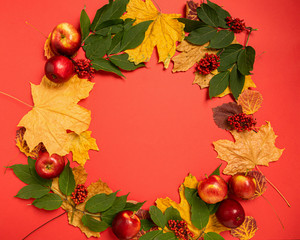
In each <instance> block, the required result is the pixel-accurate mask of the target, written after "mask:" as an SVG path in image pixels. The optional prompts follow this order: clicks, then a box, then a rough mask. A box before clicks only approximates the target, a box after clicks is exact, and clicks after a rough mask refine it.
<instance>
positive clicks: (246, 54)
mask: <svg viewBox="0 0 300 240" xmlns="http://www.w3.org/2000/svg"><path fill="white" fill-rule="evenodd" d="M254 61H255V50H254V48H253V47H250V46H247V47H246V48H245V49H243V50H242V51H241V52H240V54H239V56H238V60H237V66H238V70H239V71H240V73H241V74H243V75H249V74H250V71H252V70H253V64H254Z"/></svg>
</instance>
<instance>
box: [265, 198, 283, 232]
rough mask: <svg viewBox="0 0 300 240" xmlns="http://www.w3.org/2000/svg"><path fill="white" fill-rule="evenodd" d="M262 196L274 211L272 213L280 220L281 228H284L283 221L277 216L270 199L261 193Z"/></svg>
mask: <svg viewBox="0 0 300 240" xmlns="http://www.w3.org/2000/svg"><path fill="white" fill-rule="evenodd" d="M261 196H262V197H263V199H265V200H266V201H267V203H268V204H269V205H270V206H271V208H272V210H273V211H274V213H275V215H276V217H277V219H278V221H279V222H280V224H281V226H282V228H283V229H284V225H283V223H282V221H281V219H280V217H279V216H278V214H277V212H276V210H275V208H274V207H273V205H272V204H271V203H270V201H269V200H268V199H267V198H266V197H265V196H264V195H261Z"/></svg>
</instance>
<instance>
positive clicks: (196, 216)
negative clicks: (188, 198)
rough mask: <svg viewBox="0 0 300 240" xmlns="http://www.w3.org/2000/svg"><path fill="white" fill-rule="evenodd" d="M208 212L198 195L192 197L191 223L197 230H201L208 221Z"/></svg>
mask: <svg viewBox="0 0 300 240" xmlns="http://www.w3.org/2000/svg"><path fill="white" fill-rule="evenodd" d="M209 215H210V212H209V210H208V207H207V205H206V204H205V202H204V201H203V200H202V199H201V198H200V197H199V196H198V193H195V194H194V195H193V200H192V206H191V221H192V224H193V225H194V226H195V227H196V228H198V229H203V228H204V227H206V225H207V223H208V221H209Z"/></svg>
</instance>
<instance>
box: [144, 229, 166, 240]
mask: <svg viewBox="0 0 300 240" xmlns="http://www.w3.org/2000/svg"><path fill="white" fill-rule="evenodd" d="M161 234H163V231H160V230H155V231H151V232H147V233H146V234H145V235H143V236H141V237H140V238H139V240H154V239H155V238H156V237H157V236H159V235H161Z"/></svg>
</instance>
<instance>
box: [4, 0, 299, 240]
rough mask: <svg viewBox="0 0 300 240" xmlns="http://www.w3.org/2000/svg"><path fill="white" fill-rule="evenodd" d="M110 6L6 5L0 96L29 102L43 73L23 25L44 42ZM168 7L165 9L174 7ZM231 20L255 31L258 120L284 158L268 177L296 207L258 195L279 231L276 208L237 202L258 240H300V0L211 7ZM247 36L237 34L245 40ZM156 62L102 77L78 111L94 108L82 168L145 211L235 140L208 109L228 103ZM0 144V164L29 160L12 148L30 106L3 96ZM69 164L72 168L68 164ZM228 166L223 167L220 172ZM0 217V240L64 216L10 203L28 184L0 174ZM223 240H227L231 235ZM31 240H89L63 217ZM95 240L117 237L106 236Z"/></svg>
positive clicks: (161, 0) (177, 7) (162, 0)
mask: <svg viewBox="0 0 300 240" xmlns="http://www.w3.org/2000/svg"><path fill="white" fill-rule="evenodd" d="M105 3H106V1H104V0H101V1H96V0H89V1H82V0H63V1H61V0H52V1H38V0H28V1H21V0H15V1H2V3H1V8H0V25H1V38H0V52H1V58H0V70H1V87H0V91H3V92H5V93H8V94H10V95H13V96H15V97H17V98H19V99H22V100H23V101H25V102H27V103H29V104H32V99H31V93H30V84H29V82H32V83H35V84H39V82H40V80H41V78H42V76H43V67H44V64H45V58H44V57H43V45H44V41H45V38H44V36H43V35H42V34H40V33H39V32H38V31H36V30H34V29H33V28H32V27H30V26H28V25H27V24H25V21H28V22H30V23H31V24H32V25H34V26H35V27H36V28H37V29H39V30H40V31H41V32H42V33H43V34H44V35H48V33H49V32H51V30H52V29H53V27H54V26H55V25H57V24H58V23H61V22H69V23H72V24H74V25H77V26H78V24H79V16H80V11H81V9H82V8H83V7H84V5H86V11H87V13H88V14H89V16H90V17H91V18H92V17H93V16H94V14H95V12H96V10H97V9H98V8H99V7H101V6H102V5H103V4H105ZM157 3H158V4H159V6H160V8H161V9H162V12H164V13H182V14H183V13H184V7H185V1H184V0H177V1H172V2H170V1H168V0H158V1H157ZM170 3H171V4H170ZM216 3H218V4H220V5H223V6H224V7H225V8H226V9H227V10H228V11H229V12H230V13H231V14H232V16H233V17H240V18H243V19H245V22H246V24H247V26H252V27H254V28H258V29H259V31H258V32H255V33H253V35H252V36H251V39H250V42H249V44H250V45H251V46H253V47H254V48H255V49H256V52H257V58H256V62H255V66H254V71H253V73H254V75H253V80H254V81H255V83H256V85H257V90H259V91H260V92H261V93H262V95H263V97H264V101H263V105H262V108H261V109H260V110H259V111H258V113H256V114H255V117H256V119H257V121H258V125H261V124H263V123H264V122H265V121H270V122H271V125H272V127H273V128H274V131H275V133H276V134H277V135H278V136H279V137H278V138H277V141H276V146H277V147H279V148H285V151H284V153H283V155H282V157H281V158H280V160H279V161H278V162H276V163H271V164H270V167H261V170H262V171H263V172H264V174H265V175H266V176H267V177H268V178H269V179H270V180H271V181H272V182H273V183H274V184H275V185H276V186H277V187H278V188H279V189H280V190H281V192H282V193H283V194H284V195H285V197H286V198H287V199H288V200H289V201H290V203H291V205H292V207H291V208H289V207H287V206H286V204H285V203H284V201H283V200H282V199H281V198H280V196H279V195H278V194H277V193H276V192H275V191H274V190H273V189H272V187H271V186H270V185H268V189H267V191H266V193H265V194H264V196H265V197H266V198H267V199H268V200H269V201H270V202H271V204H272V206H273V207H274V209H275V210H276V212H277V214H278V215H279V217H280V219H281V220H282V222H283V224H284V226H285V229H282V227H281V225H280V223H279V221H278V219H277V218H276V214H275V213H274V211H273V209H272V207H271V206H270V205H269V204H268V202H267V201H266V200H265V199H263V198H258V199H256V200H254V201H248V202H246V201H243V202H242V204H243V206H244V208H245V211H246V214H247V215H252V216H254V217H255V219H256V220H257V225H258V228H259V229H258V231H257V233H256V235H255V237H254V239H300V228H299V226H298V214H299V213H300V211H299V200H300V199H299V182H300V181H299V176H298V174H299V157H298V156H299V154H298V153H297V151H298V150H299V147H300V146H299V143H298V136H297V135H298V134H299V128H298V120H299V112H298V110H299V106H298V102H299V100H300V99H299V87H300V84H299V78H298V69H297V68H299V54H298V50H299V47H298V44H299V27H298V24H299V14H298V11H299V7H300V2H299V1H298V0H289V1H278V0H277V1H274V0H273V1H271V0H264V1H261V0H251V1H249V0H216ZM243 37H244V36H241V39H243ZM171 69H172V64H171V65H170V67H169V69H167V70H164V69H163V66H162V64H157V54H156V51H154V53H153V56H152V59H151V61H150V62H149V63H147V67H146V68H144V69H139V70H137V71H135V72H132V73H129V72H128V73H125V75H126V79H121V78H118V77H116V76H114V75H112V74H102V73H100V74H98V75H97V76H96V78H95V79H94V82H95V83H96V85H95V87H94V89H93V90H92V92H91V94H90V97H89V98H88V99H87V100H85V101H83V102H82V105H83V106H85V107H86V108H88V109H91V111H92V122H91V126H90V130H92V132H93V134H92V136H93V137H95V138H96V139H97V144H98V146H99V148H100V151H99V152H95V151H90V157H91V160H90V161H88V162H87V163H86V165H85V167H86V170H87V172H88V174H89V177H88V183H90V182H92V181H96V180H97V179H98V178H99V177H100V178H101V179H102V180H103V181H105V182H107V183H108V184H109V186H110V187H111V188H112V189H113V190H118V189H120V190H121V194H126V193H128V192H130V195H129V198H130V199H134V200H137V201H144V200H147V203H146V204H145V207H149V206H150V205H152V204H153V202H154V201H155V199H156V198H158V197H166V196H168V197H170V198H172V199H174V200H176V201H178V200H179V198H178V192H177V189H178V187H179V185H180V184H181V182H182V181H183V179H184V177H185V176H186V175H187V174H188V173H189V172H191V173H192V174H193V175H195V176H196V177H197V178H198V179H200V178H201V177H203V176H204V174H206V173H210V172H211V171H213V170H214V169H215V168H216V167H217V166H218V165H219V164H220V163H221V162H222V161H221V160H219V159H217V158H216V156H217V154H216V152H215V151H214V150H213V147H212V142H213V141H216V140H219V139H232V138H231V136H230V134H229V133H228V132H226V131H224V130H221V129H219V128H217V126H216V125H215V124H214V122H213V119H212V110H211V109H212V108H213V107H216V106H218V105H221V104H222V103H224V102H229V101H232V99H231V98H230V97H224V98H222V99H213V100H209V99H208V98H207V95H208V94H207V90H200V89H199V87H198V86H196V85H192V81H193V70H190V71H188V72H185V73H176V74H172V73H171ZM0 102H1V104H0V112H1V117H0V118H1V129H2V130H1V138H0V152H1V158H0V163H1V164H0V165H1V166H7V165H12V164H16V163H26V157H25V156H24V155H23V154H21V153H20V152H19V150H18V149H17V147H16V146H15V140H14V138H15V131H16V129H17V127H16V126H17V124H18V122H19V120H20V119H21V118H22V116H23V115H25V114H26V113H27V111H29V110H30V109H29V108H28V107H27V106H25V105H23V104H21V103H19V102H17V101H15V100H13V99H11V98H8V97H6V96H4V95H0ZM74 165H75V164H74ZM224 167H225V162H223V166H222V169H223V168H224ZM0 181H1V198H0V199H1V200H0V201H1V205H0V206H1V207H0V212H1V217H0V230H1V231H0V238H1V239H2V240H7V239H10V240H14V239H21V238H23V237H24V236H26V235H27V234H28V233H29V232H30V231H31V230H33V229H35V228H36V227H37V226H39V225H41V224H42V223H44V222H46V221H47V220H49V219H51V218H53V217H55V216H56V215H58V214H59V213H61V212H62V210H56V211H52V212H47V211H43V210H39V209H36V208H35V207H33V206H30V203H31V202H32V201H31V200H21V199H18V198H14V195H16V193H17V192H18V191H19V189H21V188H22V187H23V186H24V184H23V183H22V182H21V181H19V180H18V179H17V178H16V177H15V175H14V174H13V172H12V171H11V170H7V171H6V172H5V169H4V168H2V170H0ZM223 236H224V237H225V239H233V238H232V237H231V235H230V234H228V233H226V234H224V235H223ZM28 239H45V240H46V239H52V240H53V239H55V240H59V239H64V240H65V239H73V240H78V239H86V238H85V235H84V234H83V233H81V231H80V230H79V229H78V228H74V227H72V226H70V225H69V224H68V222H67V220H66V216H63V217H61V218H59V219H57V220H55V221H54V222H51V223H50V224H48V225H47V226H45V227H43V228H42V229H40V230H39V231H37V232H36V233H34V235H32V236H31V237H30V238H28ZM101 239H107V240H109V239H116V238H115V237H114V236H113V234H112V233H111V232H110V231H106V232H105V233H103V234H102V238H101Z"/></svg>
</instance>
